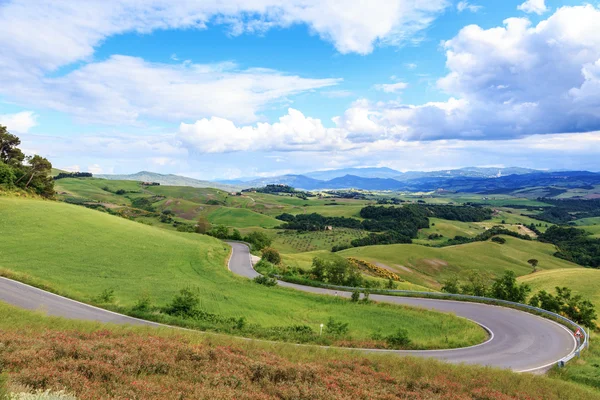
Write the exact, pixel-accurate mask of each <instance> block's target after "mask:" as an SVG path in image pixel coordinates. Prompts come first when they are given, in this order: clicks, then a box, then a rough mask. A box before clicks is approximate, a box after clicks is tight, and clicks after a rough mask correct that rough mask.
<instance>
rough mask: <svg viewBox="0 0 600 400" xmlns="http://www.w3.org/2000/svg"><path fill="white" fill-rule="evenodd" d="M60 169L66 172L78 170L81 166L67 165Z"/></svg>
mask: <svg viewBox="0 0 600 400" xmlns="http://www.w3.org/2000/svg"><path fill="white" fill-rule="evenodd" d="M60 169H63V170H65V171H67V172H80V171H81V167H79V165H70V166H68V167H63V168H60Z"/></svg>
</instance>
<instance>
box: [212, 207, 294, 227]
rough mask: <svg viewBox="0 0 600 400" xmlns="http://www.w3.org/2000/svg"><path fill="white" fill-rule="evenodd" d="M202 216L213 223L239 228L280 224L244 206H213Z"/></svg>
mask: <svg viewBox="0 0 600 400" xmlns="http://www.w3.org/2000/svg"><path fill="white" fill-rule="evenodd" d="M204 216H205V217H206V218H207V219H208V220H209V221H210V222H211V223H213V224H220V225H226V226H232V227H239V228H249V227H252V226H258V227H261V228H274V227H276V226H279V225H281V223H282V222H281V221H279V220H277V219H275V218H273V217H269V216H268V215H263V214H259V213H256V212H253V211H250V210H248V209H246V208H231V207H214V208H213V209H211V210H210V211H208V212H207V213H206V214H204Z"/></svg>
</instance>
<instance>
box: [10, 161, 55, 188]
mask: <svg viewBox="0 0 600 400" xmlns="http://www.w3.org/2000/svg"><path fill="white" fill-rule="evenodd" d="M26 160H27V164H28V165H27V166H24V167H23V171H24V174H23V175H21V177H20V178H19V179H17V180H16V182H15V184H16V185H17V186H19V187H21V188H23V189H29V188H30V187H31V188H32V189H34V190H35V192H36V193H38V194H40V195H42V196H45V197H51V196H53V195H54V180H53V179H52V177H51V176H50V175H51V174H52V164H51V163H50V161H48V160H47V159H46V158H44V157H41V156H38V155H34V156H31V157H26Z"/></svg>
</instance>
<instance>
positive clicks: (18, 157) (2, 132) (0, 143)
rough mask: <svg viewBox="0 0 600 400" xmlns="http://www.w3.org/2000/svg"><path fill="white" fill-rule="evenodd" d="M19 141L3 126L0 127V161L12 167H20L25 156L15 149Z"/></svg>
mask: <svg viewBox="0 0 600 400" xmlns="http://www.w3.org/2000/svg"><path fill="white" fill-rule="evenodd" d="M20 144H21V140H20V139H19V138H18V137H16V136H15V135H12V134H10V133H9V132H8V131H7V130H6V127H5V126H2V125H0V161H2V162H3V163H4V164H8V165H10V166H12V167H17V166H21V164H22V163H23V160H25V155H24V154H23V152H22V151H21V150H20V149H19V148H17V146H19V145H20Z"/></svg>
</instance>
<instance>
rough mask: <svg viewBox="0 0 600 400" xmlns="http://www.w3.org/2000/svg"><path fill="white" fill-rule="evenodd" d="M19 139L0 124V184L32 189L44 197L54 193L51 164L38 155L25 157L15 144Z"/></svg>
mask: <svg viewBox="0 0 600 400" xmlns="http://www.w3.org/2000/svg"><path fill="white" fill-rule="evenodd" d="M20 144H21V140H20V139H19V138H18V137H17V136H15V135H13V134H11V133H9V132H8V130H7V129H6V127H5V126H2V125H0V185H2V186H3V187H5V188H8V189H12V188H13V187H14V186H16V187H18V188H21V189H24V190H28V191H33V192H35V193H37V194H39V195H41V196H44V197H52V196H53V195H54V180H53V179H52V177H51V172H52V164H51V163H50V161H48V160H47V159H46V158H44V157H41V156H39V155H34V156H29V157H25V155H24V154H23V152H22V151H21V149H19V148H18V147H17V146H19V145H20Z"/></svg>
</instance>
